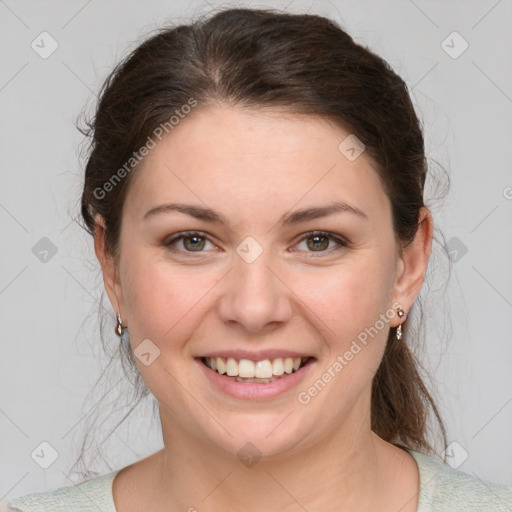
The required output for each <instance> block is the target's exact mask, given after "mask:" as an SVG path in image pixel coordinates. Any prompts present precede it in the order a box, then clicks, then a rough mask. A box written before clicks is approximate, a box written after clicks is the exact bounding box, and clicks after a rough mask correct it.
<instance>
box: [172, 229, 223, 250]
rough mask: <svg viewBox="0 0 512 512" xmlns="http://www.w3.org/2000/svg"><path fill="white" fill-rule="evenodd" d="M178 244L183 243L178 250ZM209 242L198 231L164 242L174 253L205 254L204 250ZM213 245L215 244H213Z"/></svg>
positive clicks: (179, 235) (181, 234)
mask: <svg viewBox="0 0 512 512" xmlns="http://www.w3.org/2000/svg"><path fill="white" fill-rule="evenodd" d="M178 242H182V247H183V248H184V249H183V248H178V247H177V244H178ZM207 243H210V244H211V242H209V241H208V238H207V237H206V236H205V235H204V234H203V233H199V232H197V231H187V232H183V233H179V234H178V235H177V236H175V237H173V238H171V239H169V240H167V241H165V242H164V245H165V246H166V247H169V249H171V250H172V251H179V250H181V251H183V252H204V251H203V249H204V247H205V245H206V244H207ZM212 245H213V244H212Z"/></svg>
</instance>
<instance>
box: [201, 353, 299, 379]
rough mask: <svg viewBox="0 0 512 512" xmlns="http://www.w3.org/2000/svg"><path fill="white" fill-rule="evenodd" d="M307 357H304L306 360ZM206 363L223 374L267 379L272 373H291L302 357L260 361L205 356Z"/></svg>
mask: <svg viewBox="0 0 512 512" xmlns="http://www.w3.org/2000/svg"><path fill="white" fill-rule="evenodd" d="M306 359H307V358H304V361H306ZM205 360H206V364H207V365H208V366H209V367H210V368H211V369H212V370H215V371H217V372H218V373H220V374H221V375H223V374H224V373H225V374H227V375H229V376H230V377H246V378H254V377H256V378H259V379H269V378H271V377H272V376H274V375H277V376H279V375H283V373H292V372H293V371H294V370H298V369H299V368H300V365H301V363H302V362H303V359H302V358H301V357H277V358H276V359H272V360H270V359H263V360H262V361H251V360H250V359H240V360H237V359H234V358H233V357H228V358H227V360H226V358H224V357H206V358H205Z"/></svg>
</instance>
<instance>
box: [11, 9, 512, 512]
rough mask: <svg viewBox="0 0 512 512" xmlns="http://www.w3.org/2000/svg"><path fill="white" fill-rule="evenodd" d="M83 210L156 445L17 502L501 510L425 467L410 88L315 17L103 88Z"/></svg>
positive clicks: (504, 491)
mask: <svg viewBox="0 0 512 512" xmlns="http://www.w3.org/2000/svg"><path fill="white" fill-rule="evenodd" d="M91 134H92V136H93V144H92V151H91V154H90V156H89V159H88V162H87V168H86V176H85V184H84V190H83V196H82V215H83V218H84V222H85V224H86V226H87V228H88V230H89V232H90V233H91V234H92V235H93V236H94V245H95V250H96V255H97V257H98V260H99V262H100V263H101V267H102V270H103V277H104V283H105V289H106V291H107V294H108V297H109V299H110V302H111V304H112V307H113V308H114V311H115V312H116V317H117V325H116V327H115V329H116V333H117V334H118V335H119V336H121V337H122V338H123V339H124V340H126V339H128V340H129V343H130V346H131V349H132V350H133V354H134V356H135V357H134V361H135V364H136V365H137V368H138V371H139V372H140V375H141V377H142V379H143V380H144V382H145V384H146V385H147V388H148V389H149V390H150V391H151V393H152V394H153V395H154V396H155V398H156V399H157V401H158V404H159V411H160V418H161V425H162V433H163V441H164V448H163V449H162V450H160V451H158V452H156V453H154V454H153V455H151V456H150V457H147V458H145V459H143V460H140V461H138V462H136V463H134V464H131V465H129V466H126V467H124V468H122V469H120V470H118V471H115V472H113V473H110V474H108V475H104V476H102V477H98V478H95V479H92V480H89V481H87V482H84V483H82V484H80V485H78V486H75V487H73V488H61V489H59V490H57V491H55V492H53V493H41V494H32V495H27V496H24V497H21V498H19V499H16V500H12V501H11V502H10V504H9V505H10V507H12V508H13V509H15V510H22V511H31V510H80V511H81V510H96V509H98V508H99V509H100V510H103V511H112V512H113V511H117V512H130V511H132V510H141V509H147V510H152V511H156V512H159V511H160V510H162V511H164V510H165V511H169V510H189V511H194V510H199V511H201V510H208V511H218V510H226V509H228V508H229V509H233V510H251V511H260V510H261V511H273V510H275V511H277V510H279V511H288V510H290V511H293V510H301V509H302V510H308V511H313V510H322V511H330V510H332V511H334V510H336V511H338V510H347V511H348V510H350V511H364V510H379V511H384V512H387V511H398V510H400V511H402V512H414V511H421V512H425V511H441V510H450V511H456V510H464V511H467V510H479V511H483V510H488V511H491V510H492V511H493V512H495V511H501V510H503V511H505V510H510V509H511V507H512V490H511V489H508V488H507V487H504V486H501V485H497V484H491V483H488V482H487V483H484V482H482V481H480V480H479V479H477V478H475V477H471V476H469V475H466V474H464V473H462V472H460V471H456V470H454V469H451V468H450V467H449V466H446V465H442V464H441V463H439V462H437V461H435V460H434V459H432V458H430V457H429V456H428V455H429V454H433V448H432V447H431V446H430V443H429V442H428V440H427V428H426V425H427V418H428V415H429V413H432V414H433V415H434V417H436V418H437V419H438V422H439V433H440V436H441V437H442V438H443V440H444V428H443V424H442V421H441V420H440V417H439V414H438V411H437V409H436V406H435V404H434V401H433V399H432V398H431V396H430V395H429V393H428V391H427V389H426V387H425V386H424V384H423V382H422V380H421V378H420V376H419V373H418V370H417V367H416V363H415V359H414V357H413V355H412V353H411V352H410V351H409V349H408V347H407V344H406V343H407V331H406V328H405V325H406V324H405V322H406V321H407V318H408V316H409V314H410V312H411V308H413V307H414V304H415V301H416V299H417V296H418V293H419V292H420V289H421V287H422V284H423V281H424V277H425V272H426V268H427V264H428V260H429V256H430V251H431V245H432V237H433V219H432V215H431V213H430V212H429V210H428V209H427V208H426V207H425V205H424V202H423V189H424V184H425V178H426V172H427V168H426V160H425V154H424V144H423V137H422V133H421V128H420V124H419V121H418V119H417V117H416V114H415V112H414V109H413V106H412V103H411V101H410V98H409V95H408V92H407V88H406V85H405V83H404V82H403V81H402V80H401V79H400V78H399V77H398V76H397V75H396V74H395V73H394V72H393V71H392V70H391V69H390V68H389V66H388V65H387V64H386V63H385V62H384V61H383V60H382V59H381V58H379V57H378V56H376V55H374V54H373V53H371V52H370V51H369V50H367V49H365V48H364V47H362V46H360V45H357V44H355V43H354V41H353V40H352V39H351V38H350V36H349V35H348V34H346V33H345V32H344V31H342V30H341V29H340V28H339V27H338V26H337V25H336V24H334V23H333V22H331V21H329V20H327V19H324V18H322V17H319V16H312V15H291V14H282V13H277V12H273V11H263V10H249V9H231V10H224V11H221V12H219V13H217V14H215V15H214V16H212V17H210V18H209V19H206V20H200V21H198V22H197V23H195V24H193V25H190V26H180V27H177V28H173V29H166V30H163V31H161V32H160V33H158V34H157V35H155V36H154V37H152V38H150V39H148V40H147V41H145V42H144V43H142V44H141V45H140V46H139V47H138V48H137V49H136V50H135V51H134V52H133V53H132V54H131V55H130V56H129V57H128V58H127V59H126V60H125V61H123V62H122V63H121V64H120V65H119V66H118V67H117V68H116V69H115V70H114V72H113V73H112V75H111V76H110V78H109V79H108V80H107V82H106V84H105V86H104V89H103V91H102V94H101V99H100V103H99V106H98V110H97V113H96V116H95V120H94V123H93V125H92V132H91Z"/></svg>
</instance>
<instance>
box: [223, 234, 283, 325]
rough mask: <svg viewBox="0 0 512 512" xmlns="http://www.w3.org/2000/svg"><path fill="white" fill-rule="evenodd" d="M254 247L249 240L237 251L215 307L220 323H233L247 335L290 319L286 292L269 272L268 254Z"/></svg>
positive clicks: (270, 262) (269, 255)
mask: <svg viewBox="0 0 512 512" xmlns="http://www.w3.org/2000/svg"><path fill="white" fill-rule="evenodd" d="M258 246H259V247H258ZM258 246H257V245H256V243H255V241H254V239H253V240H245V241H244V242H242V243H241V244H240V245H239V247H237V254H235V255H234V263H233V269H232V271H231V272H230V273H229V276H227V277H228V280H227V281H226V285H225V288H224V290H223V294H222V297H221V300H220V307H219V314H220V315H221V318H222V320H223V321H225V322H227V321H231V322H233V321H235V322H237V323H238V324H241V325H242V326H243V327H244V328H245V329H246V330H247V331H251V332H257V331H260V330H262V329H264V328H265V326H266V325H267V324H269V323H275V322H285V321H286V320H288V319H289V318H290V316H291V304H290V302H289V297H288V293H287V288H286V286H285V285H284V284H283V283H282V282H281V280H280V279H279V278H278V277H277V276H276V275H275V271H273V270H272V267H273V266H275V265H273V264H272V257H271V251H270V250H268V249H267V250H263V247H262V246H261V245H260V244H258Z"/></svg>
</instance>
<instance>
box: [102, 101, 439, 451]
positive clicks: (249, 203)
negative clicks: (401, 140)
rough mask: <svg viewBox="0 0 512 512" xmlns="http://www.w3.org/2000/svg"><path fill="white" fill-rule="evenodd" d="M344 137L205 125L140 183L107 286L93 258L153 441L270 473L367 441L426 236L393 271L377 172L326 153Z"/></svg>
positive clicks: (158, 159) (177, 134)
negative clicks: (132, 362)
mask: <svg viewBox="0 0 512 512" xmlns="http://www.w3.org/2000/svg"><path fill="white" fill-rule="evenodd" d="M347 135H349V132H347V131H344V130H343V129H341V128H340V127H339V126H336V125H334V124H332V123H330V122H328V121H327V120H324V119H321V118H315V117H311V116H309V117H305V116H304V117H302V116H297V115H293V114H291V113H285V112H277V111H268V112H266V113H263V112H262V111H258V112H254V111H250V112H249V111H243V110H241V109H236V108H232V107H220V106H219V107H215V108H213V107H212V108H208V109H203V110H201V111H199V110H197V111H196V112H195V113H194V115H193V116H192V115H191V116H190V117H189V118H186V119H185V120H183V121H181V123H180V124H179V125H177V126H176V127H175V128H174V129H173V130H172V131H171V132H169V134H168V135H167V137H166V138H165V139H163V140H162V142H160V143H159V144H158V145H157V146H156V147H155V148H154V149H153V150H152V151H151V152H150V154H149V155H148V156H147V157H146V159H145V161H144V163H143V167H141V168H139V169H137V171H136V174H134V176H133V180H132V182H131V184H130V188H129V192H128V194H127V197H126V200H125V203H124V208H123V213H122V227H121V234H120V246H119V247H120V259H119V266H118V268H117V269H116V275H117V278H115V277H114V275H113V272H111V270H110V267H109V266H108V265H107V264H106V263H105V262H106V261H107V259H108V258H107V259H106V258H105V255H104V254H103V253H102V245H101V242H100V241H98V242H97V253H98V255H99V257H100V260H101V261H102V262H103V269H104V277H105V283H106V287H107V291H108V293H109V297H110V300H111V302H112V304H113V307H114V309H115V311H120V312H121V316H122V318H123V323H124V324H126V325H127V326H128V330H129V333H130V339H131V343H132V347H133V349H134V350H135V354H136V355H137V354H139V356H140V355H141V353H142V354H145V355H142V356H141V357H140V358H139V357H136V361H137V365H138V367H139V370H140V373H141V375H142V377H143V379H144V381H145V382H146V384H147V386H148V388H149V389H150V390H151V392H152V393H153V395H154V396H155V397H156V399H157V400H158V401H159V403H160V412H161V417H162V425H163V429H164V438H165V436H166V434H168V435H169V437H170V438H172V436H175V435H180V436H181V437H182V438H184V437H187V436H188V437H190V438H192V437H193V438H194V439H195V440H196V442H197V443H198V444H199V445H201V446H202V449H207V448H210V449H212V450H213V449H217V450H219V451H221V452H223V453H227V452H229V453H233V454H234V453H237V452H238V451H239V450H240V449H241V447H243V446H244V445H245V444H246V443H247V442H251V443H253V444H254V445H255V446H256V447H257V449H258V450H259V451H260V452H261V453H262V454H264V455H268V456H279V455H280V454H284V453H287V452H288V453H289V452H290V450H291V451H293V450H295V451H299V450H301V449H305V448H307V447H310V446H313V445H315V444H317V443H320V442H322V441H326V440H329V439H330V440H333V439H335V438H336V436H338V435H340V433H343V435H357V432H360V431H362V430H364V429H369V428H370V426H369V425H370V423H369V418H370V416H369V413H370V390H371V382H372V377H373V375H374V373H375V372H376V370H377V368H378V365H379V363H380V360H381V358H382V355H383V351H384V348H385V343H386V340H387V336H388V332H389V328H390V327H392V326H397V325H398V324H399V323H400V320H399V319H398V317H397V316H396V307H397V305H398V303H399V304H400V305H401V307H402V308H403V309H404V310H405V311H407V310H408V309H409V308H410V306H411V304H412V302H413V300H414V298H415V296H416V294H417V292H418V291H419V287H420V286H421V282H422V278H423V273H424V270H425V266H426V263H427V260H428V252H429V249H430V244H429V239H428V229H426V230H422V229H420V230H419V235H418V237H420V238H418V240H417V241H415V243H414V244H412V245H411V246H410V247H409V248H408V249H407V251H406V252H405V253H403V254H402V255H399V252H398V248H397V246H396V244H395V239H394V236H393V230H392V219H391V205H390V202H389V199H388V197H387V196H386V194H385V192H384V190H383V188H382V186H381V184H380V183H379V180H378V177H377V174H376V172H375V170H374V169H373V167H372V164H371V162H370V161H369V159H368V158H367V157H366V155H365V153H364V152H363V153H362V154H361V155H360V156H359V157H358V158H356V159H355V160H353V158H352V159H349V158H347V156H345V154H344V153H343V152H342V151H340V149H339V148H338V146H339V144H340V142H341V141H342V140H343V139H344V138H345V137H346V136H347ZM349 155H350V154H349ZM350 156H351V155H350ZM176 204H179V205H181V206H180V207H179V208H177V207H176V206H172V205H176ZM165 205H167V206H165ZM332 205H338V208H332V209H331V210H329V209H327V210H325V211H322V209H325V208H326V207H330V206H332ZM340 205H341V206H340ZM343 205H344V206H343ZM299 211H300V212H302V213H298V212H299ZM427 220H428V218H427ZM423 233H426V234H423ZM421 237H423V238H421ZM406 270H407V272H406ZM205 358H208V359H205ZM217 358H220V359H217ZM228 358H230V359H229V360H228ZM288 358H291V363H290V361H289V360H288V361H287V359H288ZM241 360H242V361H241ZM212 361H213V362H212ZM224 364H225V365H226V366H227V369H226V368H223V366H224ZM293 364H295V367H297V365H298V364H300V366H299V369H298V370H296V371H295V369H292V368H291V366H290V365H293ZM208 365H209V366H213V368H214V369H215V368H217V370H214V369H211V368H210V367H208ZM223 369H224V370H226V371H227V373H224V374H223V375H221V374H220V373H219V371H223ZM283 371H284V373H283ZM288 371H291V372H292V373H287V372H288ZM236 372H240V373H241V374H243V375H249V376H250V375H253V374H252V373H251V372H255V373H254V375H255V379H250V377H244V381H243V382H239V381H237V380H236V379H237V377H236V376H235V374H236ZM246 372H247V373H246ZM228 374H230V375H228ZM279 374H281V375H279ZM258 375H259V376H260V377H259V378H258V379H256V377H258ZM239 378H240V375H239ZM260 379H261V380H260ZM251 380H253V381H251ZM254 380H256V381H255V382H254Z"/></svg>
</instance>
